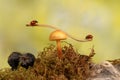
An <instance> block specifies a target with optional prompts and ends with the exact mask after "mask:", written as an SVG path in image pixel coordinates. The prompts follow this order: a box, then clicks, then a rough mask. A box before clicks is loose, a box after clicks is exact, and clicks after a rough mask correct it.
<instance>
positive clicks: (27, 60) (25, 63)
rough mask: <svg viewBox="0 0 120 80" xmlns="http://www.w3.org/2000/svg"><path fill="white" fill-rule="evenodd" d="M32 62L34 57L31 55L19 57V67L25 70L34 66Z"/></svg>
mask: <svg viewBox="0 0 120 80" xmlns="http://www.w3.org/2000/svg"><path fill="white" fill-rule="evenodd" d="M34 61H35V56H34V55H33V54H31V53H26V54H23V55H22V56H21V57H20V65H21V66H22V67H24V68H26V69H28V68H29V66H31V67H32V66H33V64H34Z"/></svg>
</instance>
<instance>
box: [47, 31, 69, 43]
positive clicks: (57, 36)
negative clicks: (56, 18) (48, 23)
mask: <svg viewBox="0 0 120 80" xmlns="http://www.w3.org/2000/svg"><path fill="white" fill-rule="evenodd" d="M65 39H67V35H66V34H65V33H64V32H62V31H61V30H55V31H53V32H52V33H51V34H50V37H49V40H50V41H56V40H65Z"/></svg>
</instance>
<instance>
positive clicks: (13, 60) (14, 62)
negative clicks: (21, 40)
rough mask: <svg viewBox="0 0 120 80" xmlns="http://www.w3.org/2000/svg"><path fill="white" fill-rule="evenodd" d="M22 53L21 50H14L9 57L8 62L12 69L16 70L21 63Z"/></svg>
mask: <svg viewBox="0 0 120 80" xmlns="http://www.w3.org/2000/svg"><path fill="white" fill-rule="evenodd" d="M21 55H22V54H21V53H19V52H12V54H10V56H9V57H8V64H9V65H10V66H11V67H12V68H11V69H12V70H16V69H17V67H18V65H19V62H20V61H19V59H20V56H21Z"/></svg>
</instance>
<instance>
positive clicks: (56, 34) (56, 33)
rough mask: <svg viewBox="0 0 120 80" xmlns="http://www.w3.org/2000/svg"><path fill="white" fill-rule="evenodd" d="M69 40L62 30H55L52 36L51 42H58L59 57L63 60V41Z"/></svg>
mask: <svg viewBox="0 0 120 80" xmlns="http://www.w3.org/2000/svg"><path fill="white" fill-rule="evenodd" d="M65 39H67V35H66V34H65V33H64V32H62V31H61V30H55V31H53V32H52V33H51V34H50V37H49V40H50V41H56V43H57V51H58V57H59V58H60V59H61V58H62V49H61V42H60V41H61V40H65Z"/></svg>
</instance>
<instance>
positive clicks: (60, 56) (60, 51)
mask: <svg viewBox="0 0 120 80" xmlns="http://www.w3.org/2000/svg"><path fill="white" fill-rule="evenodd" d="M56 43H57V51H58V57H59V58H60V59H61V58H62V49H61V42H60V40H57V41H56Z"/></svg>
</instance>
